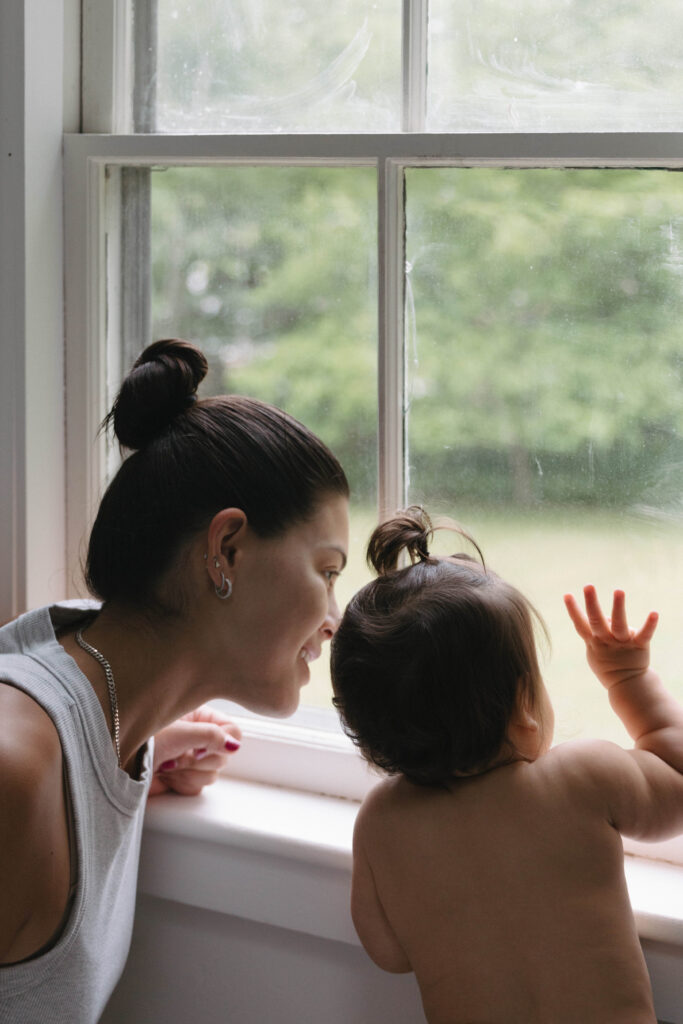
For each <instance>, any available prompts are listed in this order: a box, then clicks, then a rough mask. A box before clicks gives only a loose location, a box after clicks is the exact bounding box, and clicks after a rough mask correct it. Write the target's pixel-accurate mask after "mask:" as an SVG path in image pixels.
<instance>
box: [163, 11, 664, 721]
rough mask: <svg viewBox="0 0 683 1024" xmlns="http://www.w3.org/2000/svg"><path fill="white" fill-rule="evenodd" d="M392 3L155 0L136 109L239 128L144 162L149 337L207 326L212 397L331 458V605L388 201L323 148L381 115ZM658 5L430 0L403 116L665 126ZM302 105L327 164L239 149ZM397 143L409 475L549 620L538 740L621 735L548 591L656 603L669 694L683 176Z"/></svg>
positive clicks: (389, 85)
mask: <svg viewBox="0 0 683 1024" xmlns="http://www.w3.org/2000/svg"><path fill="white" fill-rule="evenodd" d="M400 8H401V5H400V4H397V3H395V2H393V0H392V2H390V0H380V2H378V3H375V4H372V5H368V4H365V3H361V2H360V0H345V2H343V3H340V4H336V5H332V6H331V7H330V5H327V7H324V6H321V5H320V4H317V3H315V2H313V0H306V2H303V0H302V2H296V3H293V4H287V5H282V4H277V3H274V2H273V3H266V2H265V0H259V2H251V3H247V2H246V0H245V2H243V3H242V2H237V3H230V4H228V3H223V2H218V0H182V2H181V0H177V2H172V0H160V2H159V5H158V16H159V23H158V52H157V54H156V56H157V66H156V71H155V74H154V83H155V86H156V93H155V94H153V92H150V96H152V102H153V105H154V110H153V117H152V121H153V123H154V126H155V130H156V131H157V132H183V133H186V132H207V133H208V132H215V133H220V132H225V133H233V134H239V133H242V134H243V135H244V146H243V152H241V153H240V154H239V159H240V160H241V161H242V163H240V164H235V165H233V166H229V165H228V161H226V163H225V165H224V166H218V165H217V164H216V163H215V162H214V163H211V161H210V160H208V159H207V163H206V166H175V167H174V166H169V167H162V166H160V165H157V164H155V165H154V169H153V170H152V171H151V174H150V175H149V182H150V184H149V185H148V187H149V197H150V198H149V202H150V206H151V306H152V318H151V319H152V327H151V334H152V336H153V337H167V336H169V335H173V336H180V337H186V338H189V339H192V340H194V341H196V342H197V343H198V344H200V345H201V346H202V347H203V348H204V350H205V351H206V353H207V356H208V357H209V360H210V364H211V371H210V374H209V378H208V380H207V382H206V385H205V387H204V388H203V393H204V394H207V393H219V392H223V391H228V392H238V393H246V394H252V395H255V396H257V397H260V398H263V399H266V400H267V401H270V402H274V403H275V404H277V405H280V406H282V407H283V408H285V409H287V410H288V411H290V412H292V413H293V414H294V415H295V416H297V417H299V418H300V419H302V420H303V421H304V422H305V423H306V424H307V425H308V426H309V427H310V428H311V429H313V430H314V431H316V432H317V433H319V434H320V436H321V437H322V438H323V439H324V440H325V441H326V442H327V443H329V445H330V446H331V447H332V448H333V450H334V451H335V452H336V453H337V455H338V456H339V457H340V459H341V461H342V463H343V464H344V466H345V468H346V470H347V472H348V475H349V478H350V482H351V486H352V491H353V499H352V512H351V515H352V535H351V552H350V556H351V557H350V560H349V567H348V569H347V570H346V572H345V573H344V575H343V576H342V579H341V580H340V581H339V583H338V591H339V596H340V599H341V603H342V604H343V603H344V602H345V601H346V600H347V599H348V597H349V596H350V595H351V593H353V591H354V590H355V589H356V588H357V587H358V586H360V585H362V584H363V582H365V581H366V580H367V579H368V578H369V571H368V569H367V568H366V567H365V564H364V547H365V542H366V540H367V537H368V535H369V532H370V530H371V529H372V527H373V526H374V524H375V523H376V521H377V497H378V484H377V458H378V428H377V422H378V370H377V365H378V362H377V353H378V326H377V324H378V313H379V312H380V305H379V299H378V294H382V292H381V289H380V291H379V292H378V287H379V272H378V258H377V252H378V243H377V237H378V230H381V225H380V224H378V215H377V210H378V202H377V181H378V178H377V169H376V167H375V166H370V165H369V166H359V165H358V164H357V163H356V164H354V162H353V161H351V160H349V161H348V165H347V166H332V162H333V161H336V162H337V163H342V162H343V156H344V147H343V134H341V133H344V132H367V133H379V132H393V133H398V132H400V130H401V17H400ZM425 9H426V7H425ZM660 10H661V11H663V10H666V12H667V17H664V16H663V15H662V16H659V15H658V17H657V18H653V17H652V16H651V13H652V7H651V4H649V3H647V2H646V0H642V2H634V3H633V4H630V5H628V16H626V15H625V13H624V12H625V8H624V6H623V4H618V3H616V2H607V3H605V4H603V5H595V4H594V3H593V2H592V0H590V2H589V0H574V2H572V3H570V4H565V3H563V4H561V5H560V4H554V3H548V2H547V0H524V2H522V3H520V4H515V5H514V7H512V6H511V5H507V4H503V3H500V2H493V0H483V2H481V3H480V2H478V0H477V2H476V3H475V2H474V0H462V2H458V3H450V2H445V0H430V4H429V22H428V26H429V27H428V62H427V65H426V66H427V67H428V75H427V72H425V75H426V78H425V81H426V83H427V88H426V103H425V110H426V113H425V117H424V119H423V123H422V125H421V129H422V130H428V131H432V132H458V131H464V132H471V133H476V132H501V133H509V136H508V137H512V134H513V133H515V132H527V133H530V132H534V131H553V132H576V131H582V132H591V131H599V132H604V131H621V132H626V131H628V132H639V131H672V130H676V131H680V130H681V129H682V128H683V118H682V116H681V112H680V102H679V100H680V94H681V88H682V87H683V82H682V81H681V77H682V72H681V69H682V68H683V52H681V51H682V50H683V42H682V41H683V6H681V5H679V4H678V3H677V2H674V0H664V2H663V5H662V8H661V9H660ZM667 18H668V19H669V20H668V27H667ZM567 40H570V41H571V47H572V53H573V55H574V56H573V57H572V67H571V69H570V68H568V67H567V66H566V54H567V52H568V51H567V47H568V45H569V44H568V42H567ZM608 42H609V45H608ZM266 56H267V59H266ZM304 132H318V133H319V132H326V133H330V134H331V133H338V138H337V141H336V143H335V148H334V151H333V152H332V151H331V152H332V156H331V157H330V160H329V165H328V166H314V161H313V160H311V161H309V162H308V164H307V165H304V166H287V160H286V159H283V160H282V164H281V166H277V162H276V160H275V159H274V158H273V157H272V156H270V157H269V160H270V164H269V165H268V166H256V164H257V163H258V159H257V158H254V159H253V160H252V161H251V163H252V166H249V163H250V142H249V139H250V136H251V133H263V134H269V133H270V134H273V135H274V136H277V135H278V134H279V133H285V134H286V133H304ZM406 137H410V136H406ZM202 145H203V143H202V141H201V137H198V140H197V162H198V163H199V162H201V158H202V152H201V146H202ZM301 147H302V148H301V155H302V158H305V157H306V137H305V136H304V135H302V144H301ZM458 152H459V151H458ZM399 157H400V150H399ZM212 159H215V158H212ZM318 162H319V163H320V164H321V165H322V164H324V163H325V160H324V159H323V160H319V161H318ZM415 162H416V163H419V164H420V166H410V161H409V160H406V161H405V163H406V165H407V166H406V168H405V171H404V172H403V171H401V174H403V175H404V177H402V178H401V183H402V184H403V183H404V184H405V191H404V200H405V228H406V230H405V277H404V294H405V326H404V334H405V392H404V393H403V394H402V395H400V396H399V403H400V406H401V408H402V409H403V410H404V414H405V415H404V421H405V441H406V455H405V464H406V500H407V501H408V502H412V501H419V502H421V503H424V504H425V505H426V506H427V508H428V509H430V510H432V511H434V512H436V513H443V514H448V515H451V516H453V517H455V518H457V519H459V520H460V521H461V522H463V524H464V525H465V526H466V527H467V528H468V529H469V530H470V532H472V533H473V535H474V536H475V537H476V539H477V540H478V542H479V544H480V545H481V547H482V548H483V551H484V554H485V556H486V559H487V563H488V564H490V566H491V567H492V568H494V569H495V570H497V571H499V572H500V573H501V574H502V575H504V576H505V577H506V578H508V579H509V580H510V581H511V582H512V583H514V584H516V585H517V586H518V587H519V588H520V589H521V590H522V591H523V592H524V593H526V594H527V595H528V596H529V598H530V599H531V600H532V601H533V602H534V604H535V605H536V607H537V608H538V610H539V611H540V613H541V615H542V616H543V617H544V618H545V620H546V621H547V623H548V625H549V627H550V632H551V635H552V652H551V653H547V655H546V658H545V663H544V668H545V673H546V677H547V680H548V683H549V687H550V690H551V694H552V696H553V698H554V701H555V704H556V709H557V718H558V724H557V738H558V739H567V738H571V737H573V736H577V735H579V734H582V733H584V734H586V733H588V734H593V735H601V736H605V737H607V738H613V739H616V740H618V741H623V740H625V734H624V732H623V731H622V729H621V726H620V725H618V724H617V722H616V721H615V719H614V716H613V715H612V714H611V712H610V710H609V708H608V705H607V701H606V699H605V695H604V693H603V692H602V690H601V688H600V687H599V686H598V685H597V684H596V683H595V681H594V679H593V678H592V676H591V675H590V673H589V671H588V669H587V668H586V666H585V663H584V655H583V646H582V644H581V643H579V642H578V641H577V639H576V637H575V635H574V632H573V627H572V626H571V624H570V622H569V620H568V618H567V616H566V613H565V611H564V607H563V604H562V594H563V593H564V592H566V591H573V592H574V593H577V594H578V593H579V591H580V589H581V587H582V586H583V584H584V583H587V582H593V583H595V584H596V585H597V586H598V587H599V589H600V592H601V595H602V596H603V597H605V599H607V591H608V590H609V589H611V588H613V587H617V586H619V587H623V588H624V589H625V590H626V591H627V600H628V606H629V611H630V615H631V616H632V618H633V620H634V621H635V620H637V619H640V618H642V617H644V615H645V614H646V613H647V611H649V610H650V609H651V608H655V609H657V610H658V611H659V612H660V614H661V622H660V626H659V629H658V632H657V635H656V638H655V644H654V663H655V665H656V666H657V667H658V668H659V669H660V671H661V673H662V675H663V676H664V678H665V679H666V682H667V684H668V685H669V686H670V687H671V688H672V690H673V691H674V692H675V693H677V694H678V696H679V697H680V698H681V699H683V672H682V670H681V667H680V658H678V637H679V634H680V620H681V608H680V599H679V597H680V592H681V586H680V580H681V579H683V530H682V526H683V498H682V497H681V494H683V486H682V485H683V438H682V433H683V387H682V384H683V380H682V376H683V358H682V355H681V353H682V351H683V349H682V345H681V333H682V328H681V323H682V321H683V317H682V314H683V178H682V177H681V175H680V174H676V173H673V172H671V171H666V170H655V169H645V168H642V167H641V168H629V167H607V166H593V167H591V166H580V167H574V168H563V167H560V166H552V167H549V166H547V167H543V168H538V167H535V166H519V164H523V163H524V161H518V162H517V163H518V166H512V165H513V164H514V161H506V160H504V159H503V157H502V156H501V157H500V158H499V159H498V160H497V162H498V166H494V165H493V164H495V163H496V161H494V160H489V161H488V166H486V165H485V164H486V161H480V165H479V166H469V167H466V166H462V164H463V163H467V162H468V161H467V160H466V159H465V158H464V157H463V158H462V159H461V158H460V156H458V157H457V158H455V157H454V158H453V159H452V160H451V161H450V162H451V164H452V165H453V166H438V167H437V166H428V163H429V159H428V158H427V157H425V158H424V159H422V160H419V161H415ZM448 162H449V161H448V160H446V159H443V160H442V161H441V163H448ZM606 162H608V161H606ZM290 163H291V161H290ZM370 163H371V161H368V164H370ZM458 163H459V164H460V166H456V164H458ZM471 163H472V164H476V161H475V160H473V161H471ZM526 163H527V164H529V165H530V164H531V163H532V161H526ZM584 163H585V161H584ZM396 244H397V246H400V245H402V244H403V234H402V231H398V232H397V242H396ZM402 257H403V254H402V253H401V254H400V258H401V259H402ZM380 266H381V264H380ZM452 547H453V544H452V541H447V542H446V547H445V549H444V550H452ZM313 676H314V678H313V682H312V684H311V685H310V686H308V687H307V688H306V689H305V690H304V692H303V699H304V701H305V702H307V703H309V704H311V705H316V706H318V707H326V708H329V707H330V689H329V675H328V666H327V659H323V660H321V662H320V663H318V664H316V666H315V671H314V674H313Z"/></svg>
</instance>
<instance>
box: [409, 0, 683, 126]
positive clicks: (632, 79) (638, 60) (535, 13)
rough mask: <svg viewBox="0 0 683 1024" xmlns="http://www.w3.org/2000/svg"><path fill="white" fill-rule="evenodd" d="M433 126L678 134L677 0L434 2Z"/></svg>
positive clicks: (681, 18)
mask: <svg viewBox="0 0 683 1024" xmlns="http://www.w3.org/2000/svg"><path fill="white" fill-rule="evenodd" d="M429 10H430V14H429V113H428V128H429V130H431V131H471V132H479V131H507V132H514V131H564V132H566V131H578V132H590V131H681V129H682V128H683V107H682V106H681V102H680V96H681V89H682V88H683V5H681V4H680V3H679V2H678V0H658V2H656V3H655V2H654V0H629V2H626V3H624V2H623V0H520V2H518V3H509V2H507V0H459V2H458V3H453V2H452V0H430V8H429Z"/></svg>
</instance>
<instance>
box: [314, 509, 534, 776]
mask: <svg viewBox="0 0 683 1024" xmlns="http://www.w3.org/2000/svg"><path fill="white" fill-rule="evenodd" d="M449 528H450V529H452V530H454V532H455V533H457V534H459V535H461V536H463V537H466V538H467V540H468V541H470V542H471V543H474V542H473V541H472V539H471V538H470V537H469V536H468V535H467V534H466V533H465V531H464V530H461V529H460V528H459V527H456V526H455V525H451V526H450V527H449ZM432 533H433V528H432V524H431V522H430V520H429V517H428V516H427V514H426V513H425V512H424V511H423V510H422V509H421V508H419V507H418V506H412V507H411V508H409V509H406V510H405V511H403V512H401V513H398V514H397V515H396V516H394V517H393V518H392V519H390V520H389V521H388V522H385V523H382V524H381V525H380V526H378V527H377V529H376V530H375V531H374V533H373V534H372V537H371V538H370V542H369V544H368V561H369V562H370V563H371V565H372V566H373V567H374V568H375V570H376V571H377V572H378V574H379V575H378V578H377V579H376V580H373V582H372V583H368V584H367V586H365V587H363V588H362V590H360V591H359V592H358V593H357V594H356V595H355V596H354V597H353V598H352V600H351V601H350V602H349V605H348V607H347V608H346V611H345V613H344V616H343V618H342V621H341V624H340V626H339V629H338V631H337V633H336V635H335V637H334V639H333V641H332V663H331V670H332V685H333V688H334V694H335V701H334V702H335V705H336V707H337V708H338V710H339V713H340V715H341V718H342V722H343V725H344V728H345V730H346V732H347V733H348V734H349V736H351V738H352V739H353V741H354V742H355V743H356V744H357V745H358V747H359V748H360V750H361V752H362V753H363V755H364V756H365V757H366V758H367V760H368V761H370V762H372V763H374V764H376V765H378V766H379V767H380V768H382V769H384V770H385V771H386V772H389V773H390V774H397V773H401V774H403V775H405V776H406V777H407V778H408V779H410V780H411V781H412V782H415V783H419V784H422V785H446V784H447V783H448V782H449V781H450V780H452V779H453V778H454V777H457V776H462V775H475V774H479V773H481V772H485V771H487V770H489V769H490V768H492V767H495V766H497V765H499V764H502V763H507V762H510V761H514V760H520V759H525V760H532V759H533V758H534V757H535V756H537V755H538V754H539V753H541V752H542V751H543V750H545V749H547V746H548V745H549V743H550V737H551V735H552V709H551V707H550V704H549V701H548V698H547V694H546V691H545V687H544V685H543V680H542V678H541V673H540V670H539V667H538V660H537V656H536V644H535V639H534V620H536V622H537V623H538V624H539V625H540V627H541V628H542V629H543V630H544V631H545V627H544V625H543V622H542V620H541V619H540V617H539V616H538V614H537V613H536V612H535V610H534V609H533V607H532V606H531V605H530V603H529V602H528V601H527V600H526V598H525V597H523V596H522V594H520V593H519V591H518V590H515V588H514V587H511V586H510V585H509V584H508V583H505V581H504V580H502V579H500V577H499V576H496V574H495V573H493V572H491V571H490V570H488V569H486V568H485V566H484V561H483V558H482V561H481V563H479V562H477V561H475V560H474V559H473V558H471V557H469V556H468V555H454V556H452V557H450V558H435V557H432V556H430V555H429V543H430V541H431V537H432ZM474 546H475V548H476V549H477V551H478V552H479V549H478V548H477V546H476V544H475V545H474ZM404 552H405V553H406V554H407V555H408V556H409V558H410V561H411V563H412V564H410V565H408V566H406V567H405V568H401V569H399V568H397V565H398V562H399V558H400V556H401V554H402V553H404ZM479 555H480V557H481V552H479Z"/></svg>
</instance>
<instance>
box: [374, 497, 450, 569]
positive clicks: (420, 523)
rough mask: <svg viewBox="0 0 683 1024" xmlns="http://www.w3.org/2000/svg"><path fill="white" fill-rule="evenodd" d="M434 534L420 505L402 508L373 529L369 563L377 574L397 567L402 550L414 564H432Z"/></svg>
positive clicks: (429, 520) (430, 522)
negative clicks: (431, 546) (431, 548)
mask: <svg viewBox="0 0 683 1024" xmlns="http://www.w3.org/2000/svg"><path fill="white" fill-rule="evenodd" d="M433 536H434V527H433V526H432V521H431V519H430V518H429V516H428V515H427V513H426V512H425V510H424V509H423V508H422V506H421V505H411V506H410V507H409V508H404V509H401V510H400V511H398V512H397V513H396V514H395V515H394V516H392V518H391V519H388V520H387V521H386V522H384V523H380V524H379V526H377V527H376V528H375V530H374V531H373V533H372V536H371V537H370V540H369V541H368V563H369V564H370V565H371V566H372V568H373V569H374V570H375V572H377V573H378V574H379V575H380V576H384V575H385V574H386V573H388V572H392V571H393V570H394V569H396V568H397V567H398V562H399V558H400V555H401V553H402V552H403V551H405V552H406V554H407V555H408V557H409V558H410V561H411V562H412V563H413V564H415V562H428V563H430V564H433V563H434V562H435V561H436V559H434V558H432V557H431V556H430V554H429V545H430V543H431V540H432V537H433Z"/></svg>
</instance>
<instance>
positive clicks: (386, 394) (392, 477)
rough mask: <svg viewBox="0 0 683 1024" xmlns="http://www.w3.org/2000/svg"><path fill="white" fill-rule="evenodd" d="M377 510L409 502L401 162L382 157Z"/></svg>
mask: <svg viewBox="0 0 683 1024" xmlns="http://www.w3.org/2000/svg"><path fill="white" fill-rule="evenodd" d="M377 214H378V217H377V219H378V277H379V354H378V359H379V365H378V390H379V488H378V490H379V514H380V518H385V517H386V516H387V515H388V514H389V513H391V512H392V511H393V510H394V509H396V508H399V507H400V506H401V505H403V504H404V503H405V430H404V416H403V412H404V391H405V369H404V362H405V359H404V336H403V295H404V264H405V214H404V174H403V165H402V164H400V163H398V162H397V161H393V160H380V161H379V162H378V211H377Z"/></svg>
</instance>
